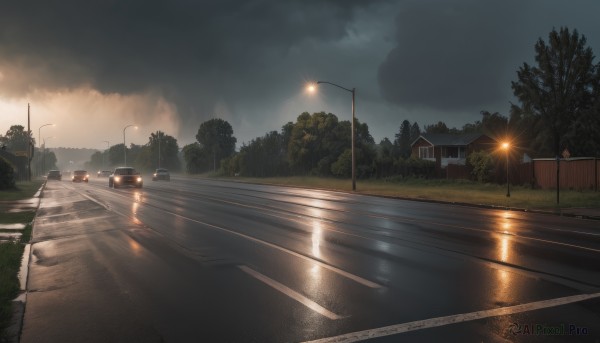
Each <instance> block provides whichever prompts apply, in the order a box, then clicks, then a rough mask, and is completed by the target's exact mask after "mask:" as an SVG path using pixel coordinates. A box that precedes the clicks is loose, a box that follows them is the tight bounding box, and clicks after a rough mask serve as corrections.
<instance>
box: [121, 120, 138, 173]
mask: <svg viewBox="0 0 600 343" xmlns="http://www.w3.org/2000/svg"><path fill="white" fill-rule="evenodd" d="M132 126H135V124H129V125H127V126H125V127H124V128H123V156H125V159H124V160H125V165H124V167H127V145H125V130H126V129H127V128H128V127H132ZM135 128H136V129H137V126H135Z"/></svg>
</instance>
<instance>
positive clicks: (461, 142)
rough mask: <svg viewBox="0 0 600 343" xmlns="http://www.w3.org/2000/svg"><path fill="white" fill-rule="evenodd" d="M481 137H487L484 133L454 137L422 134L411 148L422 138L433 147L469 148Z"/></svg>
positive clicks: (450, 135)
mask: <svg viewBox="0 0 600 343" xmlns="http://www.w3.org/2000/svg"><path fill="white" fill-rule="evenodd" d="M481 136H485V135H484V134H482V133H468V134H464V135H454V134H451V133H422V134H421V135H420V136H419V138H417V139H416V140H415V141H414V142H412V144H411V146H413V145H415V143H416V142H417V141H418V140H419V139H420V138H422V139H424V140H425V141H427V142H429V143H430V144H431V145H433V146H440V145H443V146H467V145H469V144H471V143H473V142H474V141H475V140H476V139H478V138H479V137H481Z"/></svg>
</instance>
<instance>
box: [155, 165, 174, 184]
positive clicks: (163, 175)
mask: <svg viewBox="0 0 600 343" xmlns="http://www.w3.org/2000/svg"><path fill="white" fill-rule="evenodd" d="M156 180H166V181H171V174H169V171H168V170H167V169H165V168H158V169H156V171H155V172H154V174H152V181H156Z"/></svg>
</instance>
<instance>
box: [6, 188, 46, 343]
mask: <svg viewBox="0 0 600 343" xmlns="http://www.w3.org/2000/svg"><path fill="white" fill-rule="evenodd" d="M41 185H42V181H39V180H38V181H32V182H18V183H17V188H16V189H13V190H5V191H0V201H17V200H24V199H29V198H31V197H33V195H35V193H36V192H37V191H38V190H39V189H40V187H41ZM0 209H1V208H0ZM34 217H35V211H26V212H14V213H2V214H1V215H0V224H13V223H29V224H28V225H26V226H25V229H24V230H21V231H20V232H21V238H20V239H19V240H13V241H9V242H6V243H2V244H0V341H1V342H4V341H7V340H8V339H9V337H7V334H6V331H5V329H6V327H7V326H8V324H9V322H10V320H11V316H12V301H13V299H14V298H16V297H17V295H19V278H18V276H17V275H18V273H19V269H20V268H21V259H22V258H23V250H24V249H25V246H24V244H25V243H27V242H29V240H30V239H31V230H32V227H31V224H30V223H31V221H32V220H33V218H34ZM11 232H16V231H15V230H11Z"/></svg>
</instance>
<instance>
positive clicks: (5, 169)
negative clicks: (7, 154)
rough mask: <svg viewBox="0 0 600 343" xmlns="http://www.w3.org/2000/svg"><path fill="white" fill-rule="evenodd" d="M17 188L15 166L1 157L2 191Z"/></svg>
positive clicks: (0, 177)
mask: <svg viewBox="0 0 600 343" xmlns="http://www.w3.org/2000/svg"><path fill="white" fill-rule="evenodd" d="M14 188H15V170H14V169H13V166H12V165H11V164H10V163H9V162H8V161H7V160H5V159H4V158H3V157H0V190H4V189H14Z"/></svg>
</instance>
